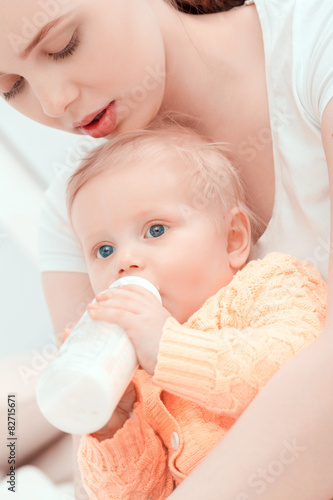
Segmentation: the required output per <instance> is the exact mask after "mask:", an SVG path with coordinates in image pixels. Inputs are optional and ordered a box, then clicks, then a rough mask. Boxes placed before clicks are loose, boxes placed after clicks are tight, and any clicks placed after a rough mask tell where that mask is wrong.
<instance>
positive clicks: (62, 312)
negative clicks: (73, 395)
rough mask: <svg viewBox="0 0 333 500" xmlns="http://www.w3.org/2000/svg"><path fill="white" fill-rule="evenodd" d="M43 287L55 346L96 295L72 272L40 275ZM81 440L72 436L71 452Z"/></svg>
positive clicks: (78, 486) (81, 496) (81, 498)
mask: <svg viewBox="0 0 333 500" xmlns="http://www.w3.org/2000/svg"><path fill="white" fill-rule="evenodd" d="M42 285H43V290H44V295H45V300H46V303H47V306H48V309H49V313H50V317H51V321H52V324H53V329H54V332H55V335H56V338H57V344H58V345H60V343H61V340H62V339H61V332H62V331H63V330H64V328H73V326H74V325H75V324H76V323H77V321H78V320H79V319H80V317H81V316H82V314H83V313H84V311H85V309H86V306H87V305H88V304H89V302H91V301H92V300H93V298H94V296H95V294H94V292H93V290H92V288H91V285H90V280H89V277H88V274H85V273H74V272H59V271H57V272H55V271H47V272H46V271H45V272H43V273H42ZM79 444H80V437H79V436H73V446H74V453H76V452H77V450H78V447H79ZM75 499H76V500H87V499H88V495H87V494H86V493H85V491H84V489H83V486H82V483H81V480H80V473H79V469H78V465H77V463H76V467H75Z"/></svg>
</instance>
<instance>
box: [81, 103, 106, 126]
mask: <svg viewBox="0 0 333 500" xmlns="http://www.w3.org/2000/svg"><path fill="white" fill-rule="evenodd" d="M106 108H107V106H105V107H104V108H101V109H100V110H99V111H94V113H90V115H88V116H86V117H85V118H83V120H82V121H81V122H76V123H73V128H80V127H85V126H86V125H89V123H91V122H92V121H93V119H94V118H95V116H97V115H99V113H101V112H102V111H105V110H106Z"/></svg>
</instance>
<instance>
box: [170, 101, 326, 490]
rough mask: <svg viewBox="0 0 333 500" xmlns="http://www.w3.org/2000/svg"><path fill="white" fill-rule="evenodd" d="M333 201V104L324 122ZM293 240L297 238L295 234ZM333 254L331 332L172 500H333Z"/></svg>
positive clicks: (285, 371)
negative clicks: (189, 499) (331, 499)
mask: <svg viewBox="0 0 333 500" xmlns="http://www.w3.org/2000/svg"><path fill="white" fill-rule="evenodd" d="M322 140H323V144H324V149H325V154H326V159H327V164H328V169H329V176H330V196H331V245H330V248H331V249H333V202H332V200H333V102H332V101H331V102H330V104H329V105H328V106H327V108H326V110H325V113H324V116H323V122H322ZM291 237H292V235H291ZM332 254H333V251H332V252H331V255H330V264H329V274H328V296H327V304H328V315H327V320H326V325H325V329H324V332H323V333H322V334H321V335H320V336H319V338H318V339H317V340H315V341H314V342H313V343H312V344H311V345H310V346H309V347H307V348H306V349H305V350H303V351H302V352H300V353H299V354H298V355H297V356H296V357H295V358H294V359H292V360H291V361H289V363H288V364H287V365H285V366H284V367H283V368H282V369H281V370H280V371H279V372H278V373H277V374H276V375H275V376H274V377H273V378H272V379H271V380H270V381H269V382H268V384H267V385H266V386H265V388H264V389H263V390H262V392H261V393H260V394H259V395H258V396H257V397H256V398H255V399H254V401H253V402H252V403H251V404H250V406H249V407H248V408H247V409H246V410H245V412H244V413H243V414H242V416H241V417H240V418H239V420H238V421H237V422H236V424H235V425H234V426H233V428H232V429H231V430H230V431H229V432H228V434H227V435H226V436H225V437H224V438H223V440H222V441H221V442H220V443H219V444H218V445H217V446H216V447H215V448H214V449H213V450H212V451H211V452H210V453H209V454H208V455H207V456H206V458H205V459H204V460H203V461H202V462H201V463H200V464H199V465H198V466H197V467H196V469H195V470H194V471H193V472H192V473H191V474H190V476H189V477H188V478H187V479H186V480H185V481H184V482H183V483H182V484H181V485H180V486H179V487H178V488H177V489H176V490H175V491H174V492H173V493H172V494H171V495H170V496H169V497H168V498H169V499H170V500H185V499H187V498H191V500H204V499H206V498H209V499H210V500H254V499H259V498H260V500H281V499H283V500H313V499H314V498H315V499H316V500H329V499H330V498H332V497H333V473H332V470H333V424H332V415H333V393H332V381H333V255H332Z"/></svg>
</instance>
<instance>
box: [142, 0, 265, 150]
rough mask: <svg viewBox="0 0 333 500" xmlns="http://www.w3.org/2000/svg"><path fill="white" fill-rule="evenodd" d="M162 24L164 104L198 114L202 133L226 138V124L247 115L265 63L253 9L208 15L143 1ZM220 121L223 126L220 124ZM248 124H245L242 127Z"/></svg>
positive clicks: (245, 8)
mask: <svg viewBox="0 0 333 500" xmlns="http://www.w3.org/2000/svg"><path fill="white" fill-rule="evenodd" d="M147 1H148V2H149V3H150V4H151V6H152V9H153V11H154V12H155V15H156V17H157V20H158V22H159V24H160V29H161V33H162V36H163V39H164V46H165V54H166V73H167V74H166V88H165V95H164V101H163V107H164V109H166V110H170V109H171V110H174V111H177V112H180V113H185V114H189V115H192V116H195V117H198V118H200V121H201V122H202V130H201V131H202V132H203V133H205V134H206V135H209V136H212V134H213V133H214V130H216V126H217V124H218V135H219V136H220V137H214V139H220V140H227V141H228V140H230V139H232V137H230V134H231V136H232V135H233V133H232V132H231V131H230V126H232V124H233V123H237V126H238V127H239V128H240V129H241V128H242V125H241V123H240V118H241V116H242V113H244V108H245V113H246V109H247V106H248V105H249V102H251V100H252V98H251V96H252V89H253V92H254V91H255V92H256V93H257V92H258V87H257V88H256V89H255V86H256V83H257V81H258V78H259V76H258V72H257V71H256V67H257V66H259V65H260V66H261V68H263V67H264V55H263V47H262V38H261V28H260V24H259V20H258V17H257V14H256V11H255V7H240V8H235V9H233V10H231V11H228V12H221V13H218V14H209V15H201V16H195V15H188V14H183V13H180V12H177V11H175V10H174V9H173V8H172V7H170V6H169V5H168V4H167V3H165V2H164V1H163V0H147ZM222 124H225V126H223V125H222ZM245 127H246V128H247V126H246V125H245Z"/></svg>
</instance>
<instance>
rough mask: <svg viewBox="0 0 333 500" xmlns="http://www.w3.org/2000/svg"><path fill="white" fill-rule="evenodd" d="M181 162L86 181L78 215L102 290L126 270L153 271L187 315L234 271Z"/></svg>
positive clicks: (176, 311)
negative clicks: (193, 198) (195, 202)
mask: <svg viewBox="0 0 333 500" xmlns="http://www.w3.org/2000/svg"><path fill="white" fill-rule="evenodd" d="M181 168H184V167H183V166H182V165H179V164H178V165H177V164H175V162H174V161H173V162H172V166H170V165H166V164H165V163H161V164H155V165H153V166H148V165H137V164H135V165H129V166H126V167H123V168H120V169H118V168H116V169H114V170H113V171H107V172H105V173H103V174H101V175H99V176H97V177H96V178H94V179H92V180H90V181H89V182H88V183H87V184H86V185H84V186H83V187H82V188H81V189H80V191H79V192H78V194H77V196H76V198H75V200H74V203H73V207H72V214H71V215H72V223H73V227H74V229H75V231H76V234H77V236H78V237H79V239H80V241H81V244H82V247H83V251H84V257H85V260H86V263H87V266H88V272H89V276H90V280H91V283H92V286H93V289H94V291H95V293H97V292H100V291H102V290H104V289H106V288H108V286H109V285H110V283H111V282H113V281H115V280H117V279H119V278H121V277H123V276H130V275H135V276H140V277H143V278H146V279H148V280H149V281H151V282H152V283H153V284H154V285H155V286H156V287H157V288H158V290H159V292H160V294H161V297H162V302H163V306H164V307H165V308H166V309H167V310H168V311H169V312H170V313H171V314H172V315H173V316H174V317H175V318H176V319H177V320H178V321H179V322H181V323H183V322H185V321H186V320H187V319H188V318H189V317H190V316H191V315H192V314H193V313H194V312H195V311H196V310H197V309H199V308H200V307H201V305H202V304H203V303H204V302H205V300H206V299H207V298H208V297H210V296H211V295H213V294H214V293H215V292H217V291H218V290H219V289H220V288H221V287H223V286H225V285H226V284H228V283H229V282H230V280H231V279H232V276H233V274H234V271H233V269H232V268H231V267H230V265H229V256H228V252H227V243H226V235H225V231H223V230H222V231H220V232H218V231H217V229H216V225H215V223H214V218H213V216H212V213H211V212H210V211H209V210H207V209H203V210H197V209H195V208H193V207H192V204H191V193H189V192H187V191H188V189H185V187H184V182H182V180H181V177H180V175H179V172H180V171H181V170H180V169H181Z"/></svg>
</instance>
